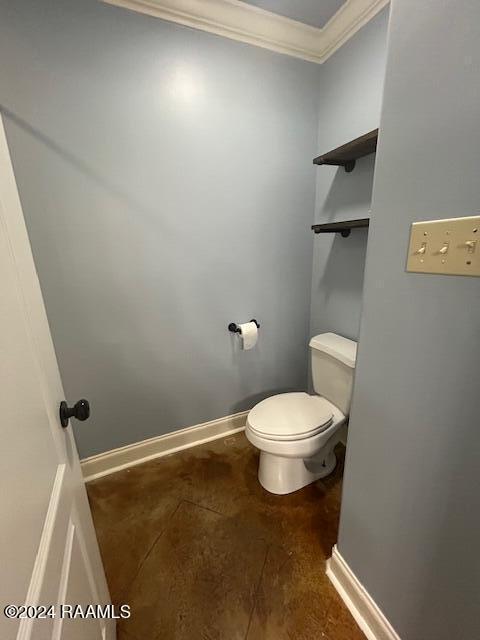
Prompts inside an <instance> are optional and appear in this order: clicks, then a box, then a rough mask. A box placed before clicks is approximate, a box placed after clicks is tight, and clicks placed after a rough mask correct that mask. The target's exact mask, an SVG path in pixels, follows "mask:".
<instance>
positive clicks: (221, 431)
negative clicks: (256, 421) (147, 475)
mask: <svg viewBox="0 0 480 640" xmlns="http://www.w3.org/2000/svg"><path fill="white" fill-rule="evenodd" d="M247 413H248V411H242V412H241V413H235V414H233V415H231V416H226V417H224V418H218V419H217V420H211V421H210V422H203V423H202V424H197V425H195V426H193V427H187V428H186V429H179V430H178V431H173V432H172V433H167V434H165V435H163V436H157V437H155V438H149V439H148V440H142V442H135V443H134V444H129V445H127V446H125V447H120V448H119V449H112V450H111V451H105V453H100V454H98V455H96V456H91V457H90V458H85V459H84V460H82V461H81V466H82V471H83V476H84V478H85V482H89V481H90V480H95V479H96V478H101V477H102V476H107V475H109V474H110V473H115V472H116V471H121V470H122V469H127V468H128V467H133V466H134V465H137V464H141V463H142V462H147V460H153V459H154V458H160V457H161V456H166V455H168V454H170V453H175V452H176V451H181V450H182V449H189V448H190V447H196V446H197V445H199V444H204V443H205V442H210V441H211V440H217V439H218V438H224V437H225V436H229V435H231V434H233V433H238V432H239V431H243V430H244V429H245V422H246V419H247Z"/></svg>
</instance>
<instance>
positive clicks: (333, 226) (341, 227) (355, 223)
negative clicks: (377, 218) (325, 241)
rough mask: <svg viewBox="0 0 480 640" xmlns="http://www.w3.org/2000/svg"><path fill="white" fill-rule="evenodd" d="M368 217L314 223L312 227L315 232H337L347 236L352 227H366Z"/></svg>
mask: <svg viewBox="0 0 480 640" xmlns="http://www.w3.org/2000/svg"><path fill="white" fill-rule="evenodd" d="M369 223H370V219H369V218H360V219H359V220H344V221H343V222H327V223H325V224H314V225H312V229H313V231H314V232H315V233H339V234H340V235H341V236H342V238H348V236H349V235H350V233H351V231H352V229H360V228H366V227H368V225H369Z"/></svg>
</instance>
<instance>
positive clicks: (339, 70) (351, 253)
mask: <svg viewBox="0 0 480 640" xmlns="http://www.w3.org/2000/svg"><path fill="white" fill-rule="evenodd" d="M387 18H388V11H387V10H385V11H383V12H382V13H381V14H379V15H378V16H376V17H375V18H374V19H373V20H372V21H371V22H370V23H369V24H368V25H366V26H365V27H364V28H363V29H361V30H360V31H359V32H358V33H357V34H356V35H355V36H354V37H353V38H352V39H351V40H350V41H349V42H348V43H347V44H346V45H344V46H343V47H342V48H341V49H339V50H338V51H337V52H336V53H335V54H334V55H333V56H332V57H331V58H330V59H329V60H327V62H326V63H325V64H324V65H323V66H322V70H321V76H320V108H319V129H318V145H317V154H316V155H320V154H321V153H324V152H325V151H328V150H329V149H333V148H335V147H337V146H339V145H341V144H344V143H345V142H348V141H349V140H352V139H353V138H356V137H358V136H360V135H363V134H364V133H367V132H368V131H371V130H372V129H375V128H376V127H378V124H379V121H380V107H381V98H382V90H383V79H384V73H385V54H386V34H387ZM374 159H375V158H374V156H369V157H367V158H364V159H362V160H360V161H359V162H358V163H357V166H356V167H355V170H354V171H353V172H352V173H345V171H344V170H343V169H342V168H336V167H319V168H318V169H317V187H316V191H317V192H316V207H315V219H316V221H317V222H328V221H332V220H347V219H352V218H368V217H369V215H370V214H369V209H370V206H371V200H372V184H373V166H374ZM367 235H368V232H367V231H366V230H359V231H355V232H353V233H352V234H351V236H350V237H349V238H347V239H345V238H342V237H339V236H337V235H333V234H332V235H319V236H315V240H314V245H315V249H314V259H313V277H312V303H311V304H312V309H311V333H312V335H314V334H317V333H321V332H323V331H334V332H335V333H339V334H341V335H344V336H346V337H348V338H353V339H357V338H358V330H359V323H360V312H361V304H362V290H363V271H364V265H365V252H366V247H367Z"/></svg>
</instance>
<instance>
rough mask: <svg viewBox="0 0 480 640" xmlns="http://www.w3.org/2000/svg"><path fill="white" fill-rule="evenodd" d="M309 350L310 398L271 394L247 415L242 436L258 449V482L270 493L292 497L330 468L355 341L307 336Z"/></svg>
mask: <svg viewBox="0 0 480 640" xmlns="http://www.w3.org/2000/svg"><path fill="white" fill-rule="evenodd" d="M310 347H311V350H312V374H313V385H314V389H315V392H316V395H310V394H308V393H305V392H295V393H282V394H278V395H275V396H271V397H270V398H267V399H266V400H262V402H260V403H259V404H257V405H256V406H255V407H254V408H253V409H252V410H251V411H250V412H249V414H248V416H247V424H246V427H245V434H246V436H247V438H248V440H249V441H250V442H251V443H252V444H253V445H254V446H255V447H257V449H259V450H260V462H259V469H258V479H259V481H260V484H261V485H262V486H263V487H264V488H265V489H266V490H267V491H269V492H270V493H275V494H287V493H292V492H293V491H297V490H298V489H301V488H302V487H304V486H306V485H308V484H310V483H311V482H314V481H315V480H318V479H320V478H323V477H325V476H327V475H329V474H330V473H332V471H333V470H334V469H335V465H336V458H335V453H334V451H333V449H334V448H335V446H336V444H337V443H338V442H339V441H340V438H341V434H342V431H341V430H340V428H341V427H342V426H343V425H344V424H345V423H346V419H347V415H348V411H349V409H350V397H351V391H352V382H353V371H354V366H355V358H356V343H355V342H353V341H352V340H348V339H347V338H343V337H342V336H337V335H336V334H333V333H328V334H321V335H319V336H315V337H314V338H312V340H311V341H310ZM320 389H322V391H323V393H320Z"/></svg>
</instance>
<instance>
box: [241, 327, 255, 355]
mask: <svg viewBox="0 0 480 640" xmlns="http://www.w3.org/2000/svg"><path fill="white" fill-rule="evenodd" d="M238 328H239V329H240V335H241V337H242V343H243V345H242V346H243V350H244V351H248V350H249V349H253V347H254V346H255V345H256V344H257V340H258V327H257V325H256V324H255V322H245V323H244V324H239V325H238Z"/></svg>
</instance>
